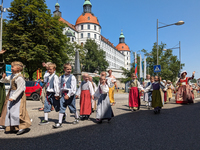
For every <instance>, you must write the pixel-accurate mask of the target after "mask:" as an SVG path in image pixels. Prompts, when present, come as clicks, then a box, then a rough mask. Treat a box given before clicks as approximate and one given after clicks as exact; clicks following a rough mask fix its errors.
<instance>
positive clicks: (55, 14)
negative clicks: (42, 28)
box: [53, 2, 61, 17]
mask: <svg viewBox="0 0 200 150" xmlns="http://www.w3.org/2000/svg"><path fill="white" fill-rule="evenodd" d="M55 8H56V10H55V11H54V12H53V16H59V17H61V12H60V5H59V4H58V2H57V3H56V5H55Z"/></svg>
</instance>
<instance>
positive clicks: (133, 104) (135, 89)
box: [128, 73, 144, 111]
mask: <svg viewBox="0 0 200 150" xmlns="http://www.w3.org/2000/svg"><path fill="white" fill-rule="evenodd" d="M131 77H132V80H131V81H129V83H128V86H129V90H130V91H129V108H130V109H131V110H132V111H136V110H139V109H140V95H139V89H140V90H142V91H144V89H143V87H142V86H141V85H140V82H138V80H137V79H136V75H135V73H132V75H131Z"/></svg>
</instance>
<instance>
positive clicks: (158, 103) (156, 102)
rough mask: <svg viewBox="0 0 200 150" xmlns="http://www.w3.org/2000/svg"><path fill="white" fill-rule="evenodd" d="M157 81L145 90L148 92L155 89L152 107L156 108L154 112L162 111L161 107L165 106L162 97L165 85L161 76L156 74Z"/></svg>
mask: <svg viewBox="0 0 200 150" xmlns="http://www.w3.org/2000/svg"><path fill="white" fill-rule="evenodd" d="M154 79H155V82H154V83H152V84H151V85H150V86H148V87H147V88H146V89H145V90H144V91H145V92H148V91H150V90H151V89H153V92H152V107H153V108H154V113H155V114H157V113H160V110H161V108H162V107H163V101H162V97H161V90H160V89H165V86H164V85H163V84H161V82H160V80H159V77H158V76H155V78H154Z"/></svg>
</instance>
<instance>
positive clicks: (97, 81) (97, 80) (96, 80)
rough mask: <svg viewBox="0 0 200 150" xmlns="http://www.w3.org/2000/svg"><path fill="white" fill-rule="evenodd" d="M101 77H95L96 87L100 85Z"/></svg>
mask: <svg viewBox="0 0 200 150" xmlns="http://www.w3.org/2000/svg"><path fill="white" fill-rule="evenodd" d="M99 79H100V78H99V77H93V81H94V82H95V83H96V85H97V86H98V83H99Z"/></svg>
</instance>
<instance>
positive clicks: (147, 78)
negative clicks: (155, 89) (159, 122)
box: [143, 74, 151, 108]
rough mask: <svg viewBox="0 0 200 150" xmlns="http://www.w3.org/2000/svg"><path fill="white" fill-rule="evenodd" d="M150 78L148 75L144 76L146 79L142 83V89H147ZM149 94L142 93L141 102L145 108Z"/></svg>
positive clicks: (147, 104)
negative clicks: (144, 104)
mask: <svg viewBox="0 0 200 150" xmlns="http://www.w3.org/2000/svg"><path fill="white" fill-rule="evenodd" d="M150 78H151V76H150V75H149V74H148V75H146V79H145V80H144V82H143V88H146V87H148V86H149V85H150V84H151V81H150ZM148 95H149V93H144V97H143V101H144V102H145V103H146V106H147V107H148V108H149V97H148Z"/></svg>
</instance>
